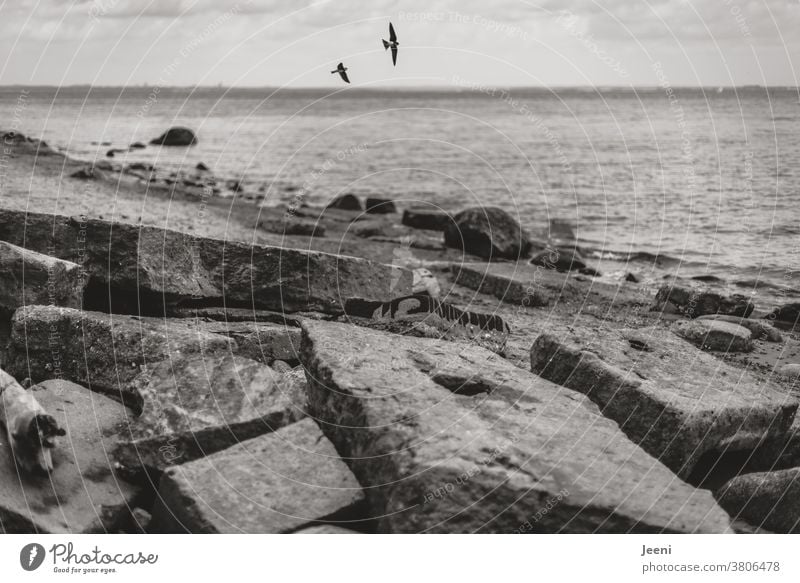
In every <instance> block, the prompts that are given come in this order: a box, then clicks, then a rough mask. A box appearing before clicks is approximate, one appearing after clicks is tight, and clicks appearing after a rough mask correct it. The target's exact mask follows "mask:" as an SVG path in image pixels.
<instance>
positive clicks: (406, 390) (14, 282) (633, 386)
mask: <svg viewBox="0 0 800 583" xmlns="http://www.w3.org/2000/svg"><path fill="white" fill-rule="evenodd" d="M3 145H4V147H5V150H6V154H5V157H4V161H5V163H4V179H3V191H4V197H3V200H4V201H3V203H2V205H0V207H2V208H0V263H1V264H2V265H3V267H4V277H3V280H2V284H0V315H2V326H0V336H2V338H0V344H1V345H2V347H3V350H2V353H1V355H0V367H1V368H2V369H3V370H4V371H6V372H8V373H9V374H10V375H12V376H13V377H14V378H15V379H16V381H17V382H18V383H20V384H21V385H22V386H23V387H25V388H26V389H27V391H28V392H29V393H30V394H31V395H33V396H34V397H35V398H36V399H37V400H38V401H39V403H40V404H41V405H42V407H44V408H45V410H47V411H48V412H49V413H50V414H52V415H53V417H54V418H55V419H56V421H58V423H59V426H60V427H63V428H65V429H66V433H67V435H66V436H65V437H62V438H61V442H62V446H61V447H59V448H57V449H56V450H55V451H54V453H53V455H54V463H55V469H54V471H53V473H52V478H53V479H52V480H48V479H46V478H44V479H42V478H41V477H37V476H31V475H26V474H25V473H24V472H21V471H18V468H17V467H16V466H15V458H14V455H13V453H12V450H11V446H10V444H9V443H7V440H6V439H5V433H4V434H3V437H4V439H3V440H2V447H0V457H1V458H2V461H1V462H0V463H3V464H5V466H6V469H7V470H6V471H5V472H3V474H2V475H3V478H1V479H2V481H3V484H2V487H1V488H0V530H2V531H4V532H62V533H63V532H76V533H77V532H204V533H208V532H276V533H277V532H281V533H311V532H340V533H341V532H367V533H369V532H387V533H394V532H397V533H402V532H406V533H407V532H509V533H512V532H516V533H519V532H677V533H695V532H696V533H701V532H702V533H706V532H796V531H798V530H800V526H798V524H800V506H798V505H797V503H796V502H795V500H796V499H797V497H796V496H795V495H794V493H795V490H796V489H797V484H798V483H800V482H798V476H800V448H798V444H799V443H800V441H798V439H800V437H799V436H798V428H800V421H798V420H797V419H796V413H797V407H798V402H800V401H798V398H800V391H798V387H797V380H798V378H799V377H798V375H799V373H800V337H799V336H798V332H797V331H796V330H795V326H796V325H797V323H798V322H797V320H798V316H799V315H800V306H798V305H797V304H787V305H774V306H771V309H769V310H765V309H763V308H760V307H759V306H757V305H754V303H753V301H752V298H751V297H749V296H748V297H745V296H740V295H735V294H730V293H728V291H727V290H726V289H724V288H722V287H720V286H716V285H715V283H714V282H713V281H712V282H701V281H696V280H695V281H692V280H676V279H670V280H666V281H662V282H660V284H659V285H657V286H653V285H647V284H644V283H638V279H639V278H637V277H635V276H633V277H620V278H619V279H618V280H616V281H610V280H609V279H608V278H602V277H599V275H600V273H601V271H602V265H601V264H598V263H597V262H595V261H593V260H592V258H590V257H584V256H583V255H582V254H581V249H580V248H579V247H578V245H577V243H576V242H575V241H574V237H572V235H571V232H570V230H569V228H568V226H566V227H565V226H564V224H563V223H560V222H558V221H554V222H552V223H551V224H548V225H540V226H539V227H540V228H539V229H538V232H534V234H531V233H532V232H533V231H534V229H532V228H528V227H527V226H526V227H525V228H523V227H522V226H520V225H519V224H518V223H517V222H516V220H515V219H514V218H513V217H511V216H510V215H509V214H508V213H507V212H505V211H503V210H502V209H496V208H491V207H489V208H486V209H465V210H464V211H462V212H458V213H446V212H443V211H440V210H437V209H433V208H414V209H402V208H401V209H398V208H395V205H394V203H393V202H392V201H388V200H383V199H382V198H380V197H379V196H375V197H373V198H371V199H369V200H368V201H362V200H360V199H358V198H356V197H352V195H351V196H350V197H347V196H345V197H342V198H341V199H337V201H334V202H333V203H332V204H331V205H330V206H328V207H327V208H319V207H311V206H307V205H304V204H301V203H299V204H296V205H289V206H276V207H271V208H268V207H263V206H262V207H254V205H253V204H252V201H247V200H241V199H238V198H237V197H233V198H231V199H224V200H223V199H217V198H214V197H208V196H206V195H205V194H204V192H207V190H203V188H202V185H199V186H195V185H191V184H190V185H186V184H173V185H168V186H169V188H155V189H154V188H152V185H150V184H149V182H150V181H142V179H141V177H138V176H133V177H131V175H130V169H128V170H122V171H117V170H115V169H114V167H111V168H110V169H101V168H98V167H97V166H95V168H90V169H87V168H86V165H85V164H83V163H80V162H77V161H74V160H70V159H69V158H66V157H64V156H61V155H60V154H58V153H56V152H53V151H52V150H50V149H49V148H47V146H46V145H43V144H42V143H40V142H38V141H36V140H30V139H27V138H24V137H20V136H19V135H18V134H17V135H15V136H12V138H8V136H7V135H4V138H3ZM81 172H83V174H80V173H81ZM134 172H135V171H134ZM198 172H204V171H202V170H200V171H198ZM75 174H78V175H77V176H75ZM62 177H64V178H62ZM87 185H91V187H87ZM143 186H146V190H145V189H143ZM198 188H199V190H198ZM54 192H57V193H58V196H54V194H53V193H54ZM757 303H758V302H757ZM772 308H774V310H773V309H772Z"/></svg>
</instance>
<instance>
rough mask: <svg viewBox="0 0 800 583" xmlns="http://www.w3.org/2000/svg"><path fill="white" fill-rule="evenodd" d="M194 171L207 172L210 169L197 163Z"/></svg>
mask: <svg viewBox="0 0 800 583" xmlns="http://www.w3.org/2000/svg"><path fill="white" fill-rule="evenodd" d="M194 168H195V170H200V172H208V171H209V170H210V168H209V167H208V166H206V165H205V164H203V163H202V162H198V163H197V166H195V167H194Z"/></svg>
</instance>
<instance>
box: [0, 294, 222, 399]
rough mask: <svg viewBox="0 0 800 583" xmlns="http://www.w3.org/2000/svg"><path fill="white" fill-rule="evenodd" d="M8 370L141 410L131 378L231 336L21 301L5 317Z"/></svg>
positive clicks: (218, 346)
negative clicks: (56, 380)
mask: <svg viewBox="0 0 800 583" xmlns="http://www.w3.org/2000/svg"><path fill="white" fill-rule="evenodd" d="M11 326H12V328H11V340H10V342H9V349H8V364H7V370H8V372H9V373H10V374H11V375H13V376H15V377H17V378H20V379H22V378H26V377H29V378H30V379H31V380H32V381H33V382H39V381H43V380H47V379H50V378H63V379H66V380H70V381H73V382H76V383H79V384H81V385H84V386H86V387H90V388H91V389H92V390H95V391H100V392H103V393H106V394H108V395H110V396H112V397H114V398H116V399H121V400H123V401H124V402H126V403H129V404H130V405H132V406H133V407H134V408H137V409H141V406H142V402H141V397H140V395H139V392H138V390H137V388H136V386H135V383H134V379H135V378H136V377H137V376H138V375H139V374H140V373H141V372H142V371H143V370H144V369H146V368H147V367H148V366H151V365H153V364H155V363H159V362H161V361H163V360H168V359H175V358H177V357H178V356H185V355H188V354H212V353H215V352H228V351H230V350H232V347H233V346H234V343H233V341H232V340H231V339H230V338H228V337H226V336H222V335H220V334H212V333H208V332H204V331H202V330H199V329H195V328H192V327H190V326H189V325H187V323H186V322H185V321H182V320H166V319H158V318H139V317H136V316H119V315H113V314H103V313H99V312H88V311H80V310H73V309H69V308H58V307H55V306H27V307H25V308H21V309H19V310H17V311H16V313H15V314H14V317H13V319H12V322H11Z"/></svg>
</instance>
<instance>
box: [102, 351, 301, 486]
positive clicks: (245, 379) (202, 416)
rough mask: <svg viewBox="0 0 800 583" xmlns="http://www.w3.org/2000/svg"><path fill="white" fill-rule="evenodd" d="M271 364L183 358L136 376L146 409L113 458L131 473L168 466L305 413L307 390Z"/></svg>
mask: <svg viewBox="0 0 800 583" xmlns="http://www.w3.org/2000/svg"><path fill="white" fill-rule="evenodd" d="M281 381H282V375H280V374H278V373H277V372H275V371H274V370H272V369H271V368H270V367H268V366H266V365H264V364H260V363H257V362H255V361H253V360H250V359H248V358H241V357H237V356H231V355H227V356H213V357H208V356H198V355H190V356H187V357H177V358H173V359H171V360H168V361H164V362H162V363H160V364H157V365H155V366H152V367H150V368H149V369H148V370H147V371H145V372H143V373H142V374H141V375H139V376H138V377H137V378H136V381H135V383H136V388H137V390H138V392H139V395H140V396H141V399H142V412H141V414H140V415H139V416H138V417H137V418H136V419H135V420H131V422H130V423H129V425H128V427H127V429H126V431H124V433H123V435H122V436H121V437H120V443H119V444H118V445H117V446H116V447H115V449H114V453H113V457H114V460H115V461H116V462H118V463H119V464H120V465H121V466H122V467H123V468H124V470H125V472H126V475H136V476H138V475H140V474H141V471H142V470H145V471H147V473H148V474H150V475H155V476H157V475H158V473H159V472H162V471H164V470H165V469H166V468H168V467H170V466H173V465H177V464H183V463H187V462H190V461H192V460H195V459H198V458H201V457H204V456H207V455H210V454H213V453H215V452H217V451H221V450H223V449H226V448H228V447H231V446H233V445H235V444H237V443H239V442H240V441H244V440H246V439H251V438H253V437H257V436H259V435H263V434H265V433H270V432H272V431H277V430H278V429H280V428H282V427H285V426H286V425H289V424H291V423H294V422H296V421H299V420H300V419H302V418H303V417H304V416H305V413H304V411H303V410H302V408H303V407H304V404H305V394H304V391H303V390H302V389H301V390H300V392H298V391H297V387H296V385H295V386H291V385H288V384H286V383H283V382H281Z"/></svg>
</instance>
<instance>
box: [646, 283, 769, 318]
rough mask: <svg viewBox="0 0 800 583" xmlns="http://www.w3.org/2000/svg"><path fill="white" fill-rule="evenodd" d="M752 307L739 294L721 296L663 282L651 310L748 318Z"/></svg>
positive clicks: (707, 291)
mask: <svg viewBox="0 0 800 583" xmlns="http://www.w3.org/2000/svg"><path fill="white" fill-rule="evenodd" d="M753 308H754V306H753V303H752V302H751V301H750V300H749V299H747V297H746V296H743V295H741V294H733V295H730V296H723V295H722V294H719V293H717V292H713V291H710V290H703V289H696V288H689V287H681V286H678V285H672V284H665V285H663V286H661V287H660V288H659V290H658V292H657V293H656V297H655V301H654V303H653V306H652V308H651V310H652V311H657V312H673V313H678V314H683V315H685V316H687V317H688V318H697V317H698V316H703V315H706V314H723V315H727V316H739V317H741V318H748V317H749V316H750V314H752V313H753Z"/></svg>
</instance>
